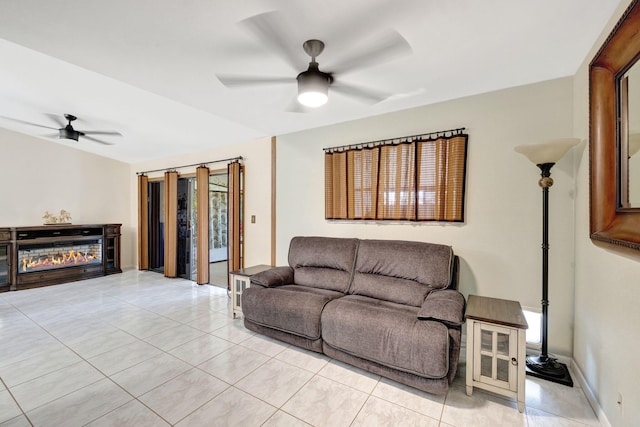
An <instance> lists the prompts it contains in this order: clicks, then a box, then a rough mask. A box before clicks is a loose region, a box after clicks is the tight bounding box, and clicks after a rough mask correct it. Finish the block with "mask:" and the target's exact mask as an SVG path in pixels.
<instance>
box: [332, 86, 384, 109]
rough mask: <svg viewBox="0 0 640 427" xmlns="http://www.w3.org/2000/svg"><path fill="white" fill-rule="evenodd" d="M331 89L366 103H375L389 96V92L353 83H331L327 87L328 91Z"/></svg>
mask: <svg viewBox="0 0 640 427" xmlns="http://www.w3.org/2000/svg"><path fill="white" fill-rule="evenodd" d="M331 91H333V92H338V93H340V94H342V95H346V96H349V97H351V98H355V99H357V100H359V101H361V102H364V103H366V104H377V103H378V102H381V101H384V100H385V99H387V98H388V97H389V96H390V95H389V94H386V93H383V92H380V91H376V90H373V89H368V88H363V87H358V86H353V85H345V84H340V83H337V84H332V85H331V86H330V87H329V92H330V93H331ZM329 96H331V94H329Z"/></svg>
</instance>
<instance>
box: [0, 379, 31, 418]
mask: <svg viewBox="0 0 640 427" xmlns="http://www.w3.org/2000/svg"><path fill="white" fill-rule="evenodd" d="M0 382H2V385H3V386H4V388H5V390H6V391H7V393H9V396H11V399H13V403H15V404H16V406H17V407H18V409H20V412H21V413H22V416H24V417H25V418H26V419H27V421H29V424H31V425H32V426H33V423H32V422H31V420H30V419H29V417H28V416H27V413H26V412H25V410H24V408H23V407H22V405H20V402H18V399H16V397H15V396H14V395H13V393H12V392H11V390H10V389H9V387H7V383H5V382H4V379H3V378H2V377H0ZM19 416H20V415H16V416H15V417H13V418H10V419H8V420H6V421H3V422H7V421H11V420H14V419H16V418H18V417H19Z"/></svg>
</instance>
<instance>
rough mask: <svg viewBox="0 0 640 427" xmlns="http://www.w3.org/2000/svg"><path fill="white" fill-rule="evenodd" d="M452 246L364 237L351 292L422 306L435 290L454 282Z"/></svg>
mask: <svg viewBox="0 0 640 427" xmlns="http://www.w3.org/2000/svg"><path fill="white" fill-rule="evenodd" d="M453 260H454V256H453V250H452V249H451V247H450V246H445V245H438V244H433V243H423V242H407V241H400V240H361V241H360V244H359V247H358V256H357V259H356V267H355V272H354V277H353V283H352V284H351V288H350V289H349V293H350V294H353V295H363V296H368V297H372V298H377V299H381V300H384V301H391V302H395V303H398V304H405V305H411V306H414V307H420V306H421V305H422V302H423V301H424V299H425V298H426V296H427V294H428V293H429V292H431V290H433V289H444V288H446V287H447V286H449V284H450V283H451V279H452V272H453Z"/></svg>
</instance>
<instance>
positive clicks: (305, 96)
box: [298, 65, 331, 108]
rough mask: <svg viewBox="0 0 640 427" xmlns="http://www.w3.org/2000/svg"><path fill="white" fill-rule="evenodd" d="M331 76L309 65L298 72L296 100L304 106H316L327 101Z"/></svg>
mask: <svg viewBox="0 0 640 427" xmlns="http://www.w3.org/2000/svg"><path fill="white" fill-rule="evenodd" d="M330 83H331V76H330V75H329V74H327V73H323V72H321V71H318V70H317V65H316V70H314V69H313V68H312V66H310V67H309V70H307V71H304V72H302V73H300V74H298V102H299V103H300V104H302V105H304V106H306V107H311V108H316V107H320V106H322V105H324V104H326V103H327V101H328V99H329V84H330Z"/></svg>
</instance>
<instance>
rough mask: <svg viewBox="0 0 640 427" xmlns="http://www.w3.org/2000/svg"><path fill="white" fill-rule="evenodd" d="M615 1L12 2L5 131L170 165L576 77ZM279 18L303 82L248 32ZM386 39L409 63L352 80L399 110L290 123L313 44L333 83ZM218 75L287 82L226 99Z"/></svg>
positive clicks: (5, 27)
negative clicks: (344, 66)
mask: <svg viewBox="0 0 640 427" xmlns="http://www.w3.org/2000/svg"><path fill="white" fill-rule="evenodd" d="M620 1H621V0H536V1H525V0H483V1H478V0H446V1H445V0H357V1H354V0H351V1H345V0H323V1H320V0H305V1H293V0H289V1H286V0H269V1H265V0H242V1H235V2H231V1H228V0H182V1H175V0H173V1H171V0H137V1H132V0H110V1H104V0H75V1H74V0H56V1H47V0H2V1H0V37H1V39H0V116H6V117H13V118H16V119H20V120H24V121H29V122H36V123H42V124H45V125H50V126H55V122H54V121H53V120H52V119H51V118H50V117H49V116H47V114H59V115H60V116H61V117H62V114H63V113H71V114H74V115H76V116H78V117H79V120H78V121H77V122H76V123H75V127H76V128H77V129H99V130H117V131H119V132H121V133H122V134H123V136H122V137H104V138H103V139H105V140H108V141H111V142H115V143H116V144H115V145H110V146H105V145H102V144H97V143H93V142H89V141H84V142H83V141H82V140H81V141H80V142H74V141H63V140H57V139H48V140H49V141H52V142H55V143H61V144H65V145H68V146H74V147H78V148H80V149H83V150H86V151H90V152H94V153H97V154H100V155H103V156H107V157H111V158H114V159H118V160H121V161H125V162H130V163H135V162H140V161H144V160H150V159H153V158H160V157H168V156H173V155H177V154H181V153H186V152H194V151H199V150H203V149H210V148H212V147H215V146H221V145H227V144H233V143H238V142H243V141H248V140H251V139H255V138H258V137H262V136H271V135H281V134H285V133H290V132H294V131H298V130H303V129H309V128H314V127H319V126H323V125H328V124H332V123H338V122H343V121H347V120H353V119H357V118H361V117H366V116H372V115H377V114H381V113H385V112H390V111H397V110H402V109H406V108H410V107H415V106H419V105H425V104H430V103H434V102H439V101H444V100H447V99H454V98H459V97H463V96H467V95H472V94H477V93H483V92H488V91H493V90H498V89H502V88H506V87H511V86H518V85H523V84H528V83H532V82H537V81H543V80H548V79H553V78H558V77H564V76H569V75H573V74H574V73H575V72H576V71H577V69H578V67H579V65H580V64H581V63H582V61H583V60H584V59H585V56H586V55H587V53H588V51H589V49H590V48H591V46H592V45H593V43H594V42H595V40H596V38H597V37H598V35H599V34H600V33H601V32H602V30H603V28H604V26H605V24H606V23H607V21H608V20H609V19H610V18H611V16H612V14H613V12H614V11H615V10H616V7H617V6H618V4H619V3H620ZM622 1H625V0H622ZM268 11H278V13H279V16H280V18H281V19H282V21H283V25H282V27H281V28H280V31H281V33H283V34H285V35H287V39H288V40H289V42H290V43H291V46H290V48H295V49H298V48H299V51H300V60H299V68H298V69H293V68H291V67H290V66H289V65H288V64H287V63H286V62H285V61H283V60H282V58H281V57H280V56H278V55H277V54H275V53H274V52H273V51H271V50H270V49H268V48H267V47H266V46H265V45H264V44H263V43H261V41H260V40H257V39H256V38H255V35H253V34H252V33H250V32H249V31H247V30H246V28H245V27H243V26H241V25H239V24H238V23H239V22H240V21H242V20H244V19H246V18H249V17H251V16H254V15H257V14H260V13H264V12H268ZM391 29H394V30H396V31H398V32H399V33H400V34H401V35H402V36H403V37H404V38H405V39H406V40H407V41H408V42H409V44H410V46H411V50H412V52H411V53H410V54H408V55H405V56H403V57H400V58H396V59H394V60H392V61H390V62H386V63H384V64H381V65H376V66H372V67H369V68H365V69H362V70H358V71H355V72H353V73H350V74H346V75H344V79H343V80H342V81H343V82H346V83H350V84H357V85H359V86H364V87H369V88H377V89H380V90H383V91H385V92H387V93H391V94H394V96H392V97H391V98H389V99H387V100H385V101H383V102H381V103H378V104H375V105H368V104H363V103H360V102H358V101H355V100H352V99H350V98H345V97H344V96H341V95H340V94H337V93H331V89H330V92H329V102H328V103H327V104H326V105H325V106H323V107H320V108H319V109H317V110H314V111H312V112H310V113H292V112H288V111H287V109H288V108H289V107H290V105H291V102H292V100H293V99H294V98H295V95H296V85H295V80H294V79H295V76H296V75H297V73H298V72H300V71H303V70H304V69H306V66H307V63H308V61H309V57H307V56H306V54H305V53H304V51H303V50H302V43H303V42H304V41H305V40H307V39H310V38H317V39H321V40H323V41H324V42H325V44H326V48H325V51H324V53H323V54H322V55H320V56H319V57H318V62H319V63H320V69H321V70H326V71H331V67H332V66H333V65H339V64H340V63H341V62H344V60H345V59H346V58H348V57H349V55H350V54H354V53H357V52H359V51H362V50H363V49H364V50H366V48H367V47H370V46H371V45H372V44H371V43H372V40H374V39H375V37H377V36H380V35H381V34H384V32H385V31H388V30H391ZM216 74H242V75H257V76H278V77H280V76H284V77H291V78H292V83H291V84H288V85H280V86H270V87H264V88H262V87H260V88H257V87H256V88H251V89H229V88H227V87H225V86H223V85H222V84H220V82H219V81H218V80H217V78H216V76H215V75H216ZM340 77H343V76H340ZM0 126H1V127H5V128H7V129H11V130H15V131H19V132H23V133H26V134H30V135H34V136H41V135H43V134H47V133H50V132H48V131H47V130H46V129H42V128H37V127H32V126H27V125H23V124H20V123H18V122H13V121H9V120H4V119H2V118H0ZM430 130H437V129H425V131H430ZM43 131H44V132H43Z"/></svg>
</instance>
